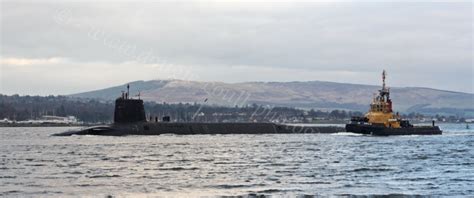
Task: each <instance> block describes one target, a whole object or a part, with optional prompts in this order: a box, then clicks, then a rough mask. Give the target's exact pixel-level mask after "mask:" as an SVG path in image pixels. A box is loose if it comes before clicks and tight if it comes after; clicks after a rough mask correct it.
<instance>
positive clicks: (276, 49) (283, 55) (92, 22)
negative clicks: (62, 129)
mask: <svg viewBox="0 0 474 198" xmlns="http://www.w3.org/2000/svg"><path fill="white" fill-rule="evenodd" d="M59 2H60V1H58V2H55V1H43V2H34V1H31V2H29V1H20V2H18V1H1V14H0V15H1V27H0V29H1V54H0V58H1V68H0V72H1V73H0V75H1V76H0V77H1V82H0V93H2V94H14V93H19V94H40V95H45V94H70V93H77V92H82V91H89V90H95V89H101V88H105V87H109V86H115V85H119V84H123V83H126V82H129V81H135V80H152V79H184V80H199V81H224V82H244V81H311V80H321V81H335V82H349V83H361V84H377V85H378V84H380V73H381V71H382V70H383V69H386V70H387V72H388V75H389V76H388V83H389V85H390V86H416V87H431V88H437V89H446V90H453V91H463V92H470V93H473V92H474V88H473V87H474V80H473V78H474V72H473V67H474V66H473V29H472V27H473V11H472V10H473V5H472V2H471V1H466V2H457V3H440V2H418V3H409V2H396V1H395V2H394V1H391V2H367V1H366V2H363V3H361V2H324V3H321V2H319V3H318V2H282V1H278V2H271V1H267V2H261V3H251V2H250V1H242V2H238V1H234V2H226V3H224V2H221V3H218V2H213V1H194V2H192V3H190V2H181V3H180V2H171V1H168V2H166V1H161V2H147V1H140V2H127V1H121V2H112V1H102V2H100V1H75V2H63V1H61V2H62V3H59Z"/></svg>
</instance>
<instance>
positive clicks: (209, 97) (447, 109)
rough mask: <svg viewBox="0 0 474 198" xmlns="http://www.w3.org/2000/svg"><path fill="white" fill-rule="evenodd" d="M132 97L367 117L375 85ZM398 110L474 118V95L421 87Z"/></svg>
mask: <svg viewBox="0 0 474 198" xmlns="http://www.w3.org/2000/svg"><path fill="white" fill-rule="evenodd" d="M130 87H131V88H130V92H131V95H136V94H138V92H140V93H141V98H142V99H144V100H145V101H154V102H158V103H161V102H166V103H180V102H182V103H204V102H205V103H207V104H215V105H223V106H235V105H239V106H242V105H246V104H253V103H255V104H263V105H270V106H284V107H296V108H303V109H322V110H330V109H346V110H354V111H364V112H365V111H366V110H367V109H368V104H369V103H370V101H371V98H372V96H373V94H374V93H377V90H378V89H380V87H378V86H373V85H360V84H347V83H335V82H323V81H309V82H244V83H223V82H197V81H182V80H152V81H135V82H131V83H130ZM124 90H126V85H120V86H116V87H110V88H105V89H101V90H96V91H90V92H85V93H78V94H73V95H70V96H72V97H78V98H96V99H102V100H114V99H115V98H117V97H118V96H119V95H120V93H121V91H124ZM391 96H392V99H393V101H394V110H395V111H400V112H420V113H433V114H434V113H439V114H468V115H471V114H474V94H470V93H462V92H453V91H445V90H437V89H431V88H422V87H392V88H391Z"/></svg>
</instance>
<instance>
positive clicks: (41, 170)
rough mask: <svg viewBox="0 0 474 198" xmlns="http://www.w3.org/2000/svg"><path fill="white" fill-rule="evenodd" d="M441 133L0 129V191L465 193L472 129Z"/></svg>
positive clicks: (471, 178)
mask: <svg viewBox="0 0 474 198" xmlns="http://www.w3.org/2000/svg"><path fill="white" fill-rule="evenodd" d="M464 127H465V125H454V124H452V125H442V128H443V130H444V134H443V135H441V136H396V137H395V136H394V137H371V136H359V135H355V134H351V133H339V134H298V135H189V136H176V135H164V136H128V137H103V136H72V137H51V136H49V135H50V134H53V133H56V132H61V131H64V130H67V129H68V128H0V196H55V197H64V196H77V195H81V196H98V195H99V196H106V195H112V196H140V195H142V196H154V195H164V196H170V195H175V196H200V195H203V196H208V195H211V196H226V195H244V196H245V195H291V196H297V195H323V196H326V195H329V196H333V195H336V196H338V195H339V196H346V195H443V196H451V195H452V196H469V195H473V194H474V151H473V148H474V147H473V146H474V130H472V129H471V130H466V129H464Z"/></svg>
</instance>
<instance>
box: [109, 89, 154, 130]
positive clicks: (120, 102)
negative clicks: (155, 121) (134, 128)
mask: <svg viewBox="0 0 474 198" xmlns="http://www.w3.org/2000/svg"><path fill="white" fill-rule="evenodd" d="M138 97H139V98H138V99H133V98H130V85H127V92H122V96H121V97H119V98H117V99H116V100H115V113H114V123H133V122H146V116H145V107H144V106H143V100H141V99H140V94H139V95H138Z"/></svg>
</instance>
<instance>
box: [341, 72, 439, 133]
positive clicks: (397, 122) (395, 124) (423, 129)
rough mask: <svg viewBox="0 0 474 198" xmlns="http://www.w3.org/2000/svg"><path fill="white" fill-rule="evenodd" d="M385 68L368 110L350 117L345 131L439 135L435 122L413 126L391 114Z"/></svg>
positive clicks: (398, 116)
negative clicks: (377, 91) (360, 114)
mask: <svg viewBox="0 0 474 198" xmlns="http://www.w3.org/2000/svg"><path fill="white" fill-rule="evenodd" d="M385 77H386V72H385V70H384V71H383V72H382V89H381V90H379V94H378V96H375V97H374V98H373V100H372V103H371V104H370V109H369V112H368V113H366V114H365V116H364V117H352V118H351V123H350V124H346V131H347V132H353V133H360V134H369V135H379V136H388V135H441V134H442V131H441V130H440V129H439V127H438V126H435V122H434V121H432V126H413V125H412V124H410V122H409V121H408V120H404V119H401V117H400V115H399V114H398V113H396V114H393V110H392V100H391V99H390V89H389V88H387V87H386V86H385Z"/></svg>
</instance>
